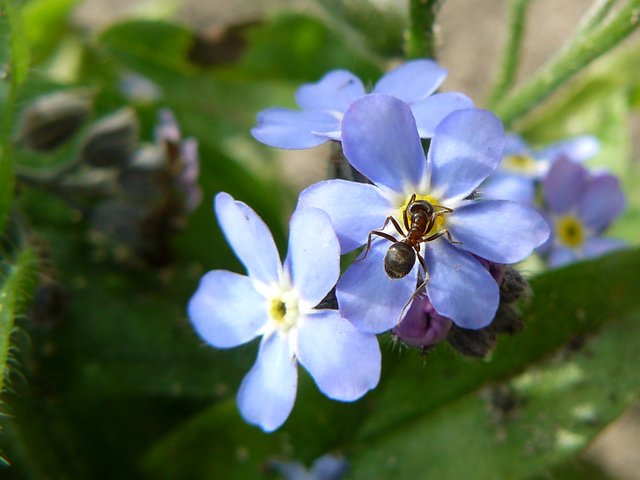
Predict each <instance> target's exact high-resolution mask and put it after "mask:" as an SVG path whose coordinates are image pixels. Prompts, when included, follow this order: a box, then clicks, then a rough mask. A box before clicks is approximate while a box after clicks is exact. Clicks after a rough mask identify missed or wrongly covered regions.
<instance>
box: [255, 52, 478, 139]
mask: <svg viewBox="0 0 640 480" xmlns="http://www.w3.org/2000/svg"><path fill="white" fill-rule="evenodd" d="M446 76H447V71H446V70H445V69H443V68H442V67H440V66H439V65H438V64H437V63H436V62H434V61H432V60H424V59H422V60H413V61H410V62H407V63H405V64H403V65H400V66H399V67H397V68H396V69H394V70H391V71H390V72H388V73H387V74H386V75H384V76H383V77H382V78H380V80H379V81H378V83H377V84H376V85H375V87H374V88H373V92H375V93H385V94H388V95H392V96H394V97H396V98H398V99H400V100H402V101H404V102H405V103H407V104H408V105H409V106H410V108H411V111H412V113H413V115H414V116H415V119H416V124H417V126H418V132H419V134H420V136H421V137H423V138H430V137H431V136H432V135H433V131H434V129H435V127H436V125H437V124H438V123H440V120H442V119H443V118H444V117H446V116H447V115H448V114H449V113H451V112H453V111H454V110H459V109H462V108H469V107H473V102H472V101H471V99H469V98H468V97H466V96H465V95H463V94H461V93H454V92H447V93H437V94H434V92H435V91H436V90H437V89H438V87H440V85H441V84H442V82H443V81H444V79H445V77H446ZM365 94H366V91H365V88H364V85H363V84H362V81H361V80H360V79H359V78H358V77H356V76H355V75H354V74H353V73H351V72H348V71H346V70H332V71H331V72H329V73H327V74H326V75H325V76H324V77H322V79H321V80H320V81H319V82H317V83H309V84H306V85H303V86H302V87H300V88H299V89H298V91H297V92H296V102H297V104H298V105H299V106H300V108H301V110H290V109H284V108H269V109H267V110H263V111H262V112H260V113H259V114H258V124H257V125H256V127H255V128H253V130H251V133H252V134H253V136H254V137H255V138H256V139H257V140H258V141H260V142H262V143H265V144H267V145H270V146H272V147H277V148H287V149H300V148H311V147H315V146H316V145H320V144H322V143H325V142H327V141H329V140H337V141H339V140H340V138H341V127H340V123H341V121H342V116H343V114H344V112H345V111H346V110H347V108H349V105H351V103H353V102H354V101H355V100H357V99H358V98H361V97H362V96H364V95H365Z"/></svg>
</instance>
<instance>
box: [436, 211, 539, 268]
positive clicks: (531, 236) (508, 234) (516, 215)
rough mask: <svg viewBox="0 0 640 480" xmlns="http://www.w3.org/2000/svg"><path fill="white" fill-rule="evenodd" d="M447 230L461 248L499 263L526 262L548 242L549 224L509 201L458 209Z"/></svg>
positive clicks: (448, 218) (450, 218)
mask: <svg viewBox="0 0 640 480" xmlns="http://www.w3.org/2000/svg"><path fill="white" fill-rule="evenodd" d="M447 229H448V230H449V232H450V233H451V235H452V237H453V239H454V240H456V241H459V242H462V245H459V247H460V248H463V249H465V250H468V251H470V252H471V253H474V254H476V255H478V256H480V257H482V258H485V259H487V260H489V261H491V262H496V263H515V262H519V261H520V260H523V259H525V258H526V257H528V256H529V255H531V253H532V252H533V250H534V249H535V248H536V247H538V246H540V245H542V244H543V243H544V242H545V241H546V240H547V238H549V226H548V225H547V222H546V221H545V220H544V219H543V218H542V217H541V216H540V214H539V213H538V212H536V211H535V210H534V209H533V208H531V207H528V206H526V205H524V204H522V203H518V202H509V201H506V200H486V201H480V202H473V203H469V204H467V205H465V206H463V207H459V208H456V209H455V211H454V212H453V213H451V214H450V215H448V216H447Z"/></svg>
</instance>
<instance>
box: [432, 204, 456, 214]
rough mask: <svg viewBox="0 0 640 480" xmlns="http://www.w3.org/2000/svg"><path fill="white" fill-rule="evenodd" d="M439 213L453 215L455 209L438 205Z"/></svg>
mask: <svg viewBox="0 0 640 480" xmlns="http://www.w3.org/2000/svg"><path fill="white" fill-rule="evenodd" d="M436 208H437V209H438V210H439V211H438V212H437V213H451V212H453V208H449V207H445V206H444V205H438V206H437V207H436Z"/></svg>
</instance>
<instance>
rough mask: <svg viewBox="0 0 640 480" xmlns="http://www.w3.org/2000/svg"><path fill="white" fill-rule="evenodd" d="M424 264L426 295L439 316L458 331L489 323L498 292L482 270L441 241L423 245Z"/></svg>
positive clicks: (483, 269)
mask: <svg viewBox="0 0 640 480" xmlns="http://www.w3.org/2000/svg"><path fill="white" fill-rule="evenodd" d="M425 260H426V261H427V265H428V267H429V273H430V275H431V278H430V280H429V283H428V284H427V295H428V296H429V300H431V303H432V304H433V306H434V308H435V309H436V311H437V312H438V313H439V314H440V315H442V316H444V317H448V318H450V319H451V320H452V321H453V323H455V324H456V325H458V326H459V327H462V328H471V329H478V328H483V327H486V326H487V325H489V324H490V323H491V321H492V320H493V318H494V316H495V313H496V310H497V309H498V303H499V301H500V290H499V289H498V284H497V283H496V281H495V280H494V278H493V277H492V276H491V274H490V273H489V271H488V270H487V269H486V268H484V267H483V266H482V265H481V264H480V263H479V262H478V261H477V260H476V259H475V258H473V257H472V256H471V254H469V253H467V252H465V251H462V250H460V249H458V248H456V247H455V246H453V245H451V244H450V243H449V241H448V240H444V239H443V238H442V237H440V238H439V239H438V240H434V241H433V242H429V243H427V244H426V252H425Z"/></svg>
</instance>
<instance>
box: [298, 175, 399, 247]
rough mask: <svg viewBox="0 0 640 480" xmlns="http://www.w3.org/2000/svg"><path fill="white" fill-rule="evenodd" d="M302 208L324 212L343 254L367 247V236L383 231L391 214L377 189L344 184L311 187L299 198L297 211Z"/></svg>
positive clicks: (333, 181) (361, 184) (329, 183)
mask: <svg viewBox="0 0 640 480" xmlns="http://www.w3.org/2000/svg"><path fill="white" fill-rule="evenodd" d="M302 207H314V208H319V209H321V210H324V211H325V212H327V214H328V215H329V218H330V219H331V224H332V226H333V228H334V230H335V231H336V234H337V235H338V240H339V241H340V246H341V248H342V253H343V254H344V253H348V252H350V251H351V250H353V249H355V248H358V247H359V246H361V245H363V244H364V243H366V241H367V236H368V235H369V232H370V231H371V230H375V229H378V228H380V227H382V225H383V223H384V221H385V220H386V218H387V216H388V215H389V214H390V213H391V211H392V207H391V205H390V204H389V201H388V200H387V199H386V198H384V197H383V196H382V195H381V194H380V189H379V188H378V187H376V186H374V185H368V184H364V183H356V182H348V181H346V180H327V181H324V182H319V183H316V184H314V185H311V186H310V187H309V188H307V189H306V190H303V192H302V193H301V194H300V198H299V199H298V208H302Z"/></svg>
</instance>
